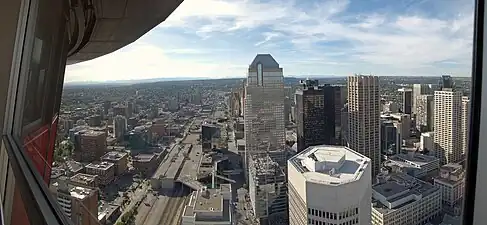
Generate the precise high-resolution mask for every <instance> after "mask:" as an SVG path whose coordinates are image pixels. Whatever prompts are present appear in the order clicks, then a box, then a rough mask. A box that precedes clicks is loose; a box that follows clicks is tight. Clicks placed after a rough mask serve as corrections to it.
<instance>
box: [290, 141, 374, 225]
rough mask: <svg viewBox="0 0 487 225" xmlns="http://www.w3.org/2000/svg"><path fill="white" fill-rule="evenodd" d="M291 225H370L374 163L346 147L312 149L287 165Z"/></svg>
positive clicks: (298, 155) (316, 147)
mask: <svg viewBox="0 0 487 225" xmlns="http://www.w3.org/2000/svg"><path fill="white" fill-rule="evenodd" d="M287 169H288V189H289V224H290V225H302V224H360V225H367V224H370V218H371V195H372V193H371V191H372V189H371V179H372V178H371V163H370V159H368V158H367V157H365V156H364V155H362V154H360V153H358V152H356V151H353V150H352V149H350V148H348V147H343V146H325V145H321V146H311V147H309V148H307V149H305V150H304V151H302V152H300V153H298V154H297V155H295V156H294V157H292V158H291V159H290V160H289V161H288V168H287Z"/></svg>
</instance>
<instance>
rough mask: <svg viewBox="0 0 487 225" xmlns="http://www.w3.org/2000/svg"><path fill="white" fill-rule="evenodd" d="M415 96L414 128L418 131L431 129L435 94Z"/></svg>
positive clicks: (433, 118) (433, 117)
mask: <svg viewBox="0 0 487 225" xmlns="http://www.w3.org/2000/svg"><path fill="white" fill-rule="evenodd" d="M416 98H417V99H416V110H415V112H416V129H418V130H419V131H420V132H426V131H433V125H434V124H433V123H434V120H435V113H434V111H435V101H434V100H435V96H434V95H419V96H417V97H416Z"/></svg>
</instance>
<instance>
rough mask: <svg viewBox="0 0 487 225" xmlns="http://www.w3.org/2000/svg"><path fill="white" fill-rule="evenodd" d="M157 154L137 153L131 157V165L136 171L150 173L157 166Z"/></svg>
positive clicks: (146, 174) (144, 173)
mask: <svg viewBox="0 0 487 225" xmlns="http://www.w3.org/2000/svg"><path fill="white" fill-rule="evenodd" d="M158 156H159V155H157V154H138V155H136V156H134V157H133V158H132V166H133V167H134V168H135V170H136V171H137V172H138V173H141V174H143V175H145V176H148V175H150V174H151V173H152V172H153V171H154V170H156V169H157V167H158V164H159V163H158Z"/></svg>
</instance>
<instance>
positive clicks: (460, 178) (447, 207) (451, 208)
mask: <svg viewBox="0 0 487 225" xmlns="http://www.w3.org/2000/svg"><path fill="white" fill-rule="evenodd" d="M434 185H435V186H436V187H438V188H440V190H441V195H442V204H443V211H445V212H446V213H448V214H451V215H453V216H459V215H460V214H461V208H462V199H463V194H464V191H465V170H464V169H463V168H462V166H461V165H459V164H446V165H443V166H442V167H441V168H440V174H439V176H438V177H435V178H434Z"/></svg>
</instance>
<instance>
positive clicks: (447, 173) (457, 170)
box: [434, 163, 465, 185]
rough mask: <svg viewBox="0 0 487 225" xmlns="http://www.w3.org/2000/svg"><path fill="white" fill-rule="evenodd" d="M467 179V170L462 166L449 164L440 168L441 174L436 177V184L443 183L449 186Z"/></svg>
mask: <svg viewBox="0 0 487 225" xmlns="http://www.w3.org/2000/svg"><path fill="white" fill-rule="evenodd" d="M464 178H465V170H464V169H463V167H462V166H461V165H460V164H455V163H449V164H445V165H443V166H442V167H440V173H439V175H438V176H437V177H435V178H434V179H435V182H437V181H441V182H443V183H447V184H451V185H453V184H457V183H458V182H460V181H463V180H464Z"/></svg>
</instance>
